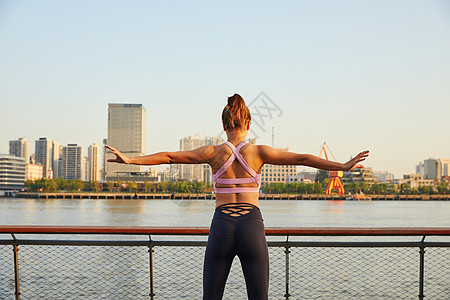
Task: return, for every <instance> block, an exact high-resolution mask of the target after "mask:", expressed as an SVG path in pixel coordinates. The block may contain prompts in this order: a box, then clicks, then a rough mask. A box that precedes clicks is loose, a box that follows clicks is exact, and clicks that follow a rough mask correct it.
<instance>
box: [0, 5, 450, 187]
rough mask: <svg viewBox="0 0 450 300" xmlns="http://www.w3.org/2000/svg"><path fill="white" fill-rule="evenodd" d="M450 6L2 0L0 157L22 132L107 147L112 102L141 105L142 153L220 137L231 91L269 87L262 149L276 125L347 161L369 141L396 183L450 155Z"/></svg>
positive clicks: (291, 139)
mask: <svg viewBox="0 0 450 300" xmlns="http://www.w3.org/2000/svg"><path fill="white" fill-rule="evenodd" d="M449 12H450V4H448V2H447V1H427V2H422V1H398V2H397V1H396V2H394V3H393V2H389V1H377V2H364V1H340V2H339V3H336V2H333V1H318V2H311V3H309V2H301V1H287V2H284V3H283V5H280V4H278V3H270V2H258V5H256V4H251V3H240V2H232V3H227V4H217V3H207V4H206V3H200V2H199V3H183V2H177V3H176V5H174V6H168V5H166V4H163V3H149V2H145V1H136V2H134V3H133V4H132V5H129V4H125V3H121V2H116V1H108V2H106V1H105V2H103V1H98V2H95V3H91V4H90V5H89V7H88V8H86V6H85V5H82V4H81V3H79V2H77V1H65V2H63V3H60V2H58V1H46V2H43V3H42V2H41V3H34V2H32V1H21V2H6V1H5V2H0V14H1V21H0V45H2V47H0V64H1V65H2V68H1V69H0V82H2V85H1V89H0V101H1V103H0V104H1V107H2V112H3V114H2V118H0V128H2V129H1V131H0V153H5V154H6V153H8V141H10V140H17V139H18V138H20V137H26V138H27V140H28V141H29V142H31V146H32V147H33V146H34V143H33V141H36V140H38V139H39V138H41V137H47V138H48V139H51V140H54V141H57V142H58V143H59V144H60V145H68V144H75V143H76V144H78V145H82V146H83V147H84V148H85V149H87V147H88V145H90V144H92V143H97V144H98V145H102V141H103V139H105V138H107V131H106V129H107V116H106V111H107V104H108V103H141V104H143V105H144V106H145V107H146V109H147V110H148V111H147V124H146V127H147V128H148V130H147V134H146V136H145V138H146V145H145V146H146V147H145V149H146V153H152V152H157V151H164V150H167V151H170V150H178V142H179V139H180V138H182V137H184V136H193V135H195V134H197V133H199V134H202V135H204V134H208V135H210V136H217V135H219V134H221V133H222V128H221V124H220V114H221V111H222V109H223V107H224V106H225V104H226V98H227V96H230V95H232V94H233V93H235V92H237V93H240V94H241V95H242V96H243V97H244V99H245V100H246V102H247V104H249V105H250V104H251V103H253V102H254V101H255V100H256V101H262V100H261V99H260V98H258V96H259V95H260V94H261V92H264V94H265V95H266V96H267V98H268V99H266V100H267V101H266V102H265V103H266V104H267V103H269V104H270V105H272V106H271V109H273V110H267V109H266V110H265V111H259V113H260V115H259V116H258V113H257V112H256V111H255V110H254V109H253V111H252V113H253V114H254V120H253V121H254V122H253V124H252V130H254V131H255V132H254V133H252V134H256V135H258V137H259V138H258V139H257V143H262V144H268V145H271V144H272V128H274V131H275V139H274V140H275V146H276V147H279V148H285V147H289V148H290V149H291V151H295V152H300V153H311V154H315V155H318V154H319V152H320V146H321V145H322V144H323V142H324V141H326V142H327V144H328V145H330V147H331V149H332V151H333V153H334V154H335V156H336V158H337V159H338V160H339V161H342V162H343V161H346V160H348V158H349V157H350V156H351V155H355V154H357V153H358V152H359V151H361V150H365V149H369V150H370V151H371V155H370V157H369V159H368V160H367V161H366V162H365V164H366V165H367V166H370V167H372V169H373V170H376V171H390V172H392V173H394V174H395V176H396V177H397V178H400V177H401V176H402V175H403V174H412V173H414V172H415V166H416V165H417V164H418V163H419V162H420V161H423V160H426V159H428V158H436V159H437V158H448V157H450V138H449V134H448V131H449V128H450V124H449V122H450V121H449V120H448V118H446V112H448V111H450V101H449V100H450V91H449V89H448V87H447V86H448V83H447V81H448V80H447V78H450V51H449V49H450V17H449V16H450V14H449ZM149 16H152V17H149ZM117 20H122V21H121V22H120V23H118V22H117ZM268 100H270V101H268ZM263 102H264V101H263ZM263 102H256V104H257V105H258V106H264V103H263ZM258 106H257V107H256V108H258ZM271 112H273V113H274V115H273V116H272V118H269V119H267V118H266V119H265V120H264V122H262V121H261V119H260V117H261V115H262V114H265V115H269V113H271ZM263 123H264V124H263ZM222 134H223V133H222ZM32 151H33V150H32Z"/></svg>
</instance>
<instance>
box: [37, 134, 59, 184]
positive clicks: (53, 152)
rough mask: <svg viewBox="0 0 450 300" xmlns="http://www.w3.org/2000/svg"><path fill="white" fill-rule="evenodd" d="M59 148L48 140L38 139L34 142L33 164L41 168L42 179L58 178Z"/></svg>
mask: <svg viewBox="0 0 450 300" xmlns="http://www.w3.org/2000/svg"><path fill="white" fill-rule="evenodd" d="M60 153H61V147H60V146H59V144H58V143H56V142H55V141H52V140H51V139H48V138H40V139H39V140H37V141H36V142H35V157H34V159H35V163H36V164H41V165H42V167H43V176H44V178H58V177H60V176H59V174H58V169H59V168H58V161H59V157H60Z"/></svg>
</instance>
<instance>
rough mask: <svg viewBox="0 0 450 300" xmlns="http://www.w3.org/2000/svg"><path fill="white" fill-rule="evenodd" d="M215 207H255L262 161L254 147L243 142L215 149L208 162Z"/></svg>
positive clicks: (223, 145)
mask: <svg viewBox="0 0 450 300" xmlns="http://www.w3.org/2000/svg"><path fill="white" fill-rule="evenodd" d="M210 165H211V168H212V172H213V178H214V185H215V186H214V188H215V191H216V206H220V205H223V204H227V203H250V204H253V205H255V206H258V197H259V188H260V184H261V177H260V176H261V167H262V165H263V162H262V159H261V157H260V156H259V152H258V146H256V145H252V144H248V143H245V141H242V142H240V143H236V142H234V143H232V142H229V141H227V142H226V143H224V144H222V145H220V146H216V147H215V149H214V159H213V160H212V161H211V163H210Z"/></svg>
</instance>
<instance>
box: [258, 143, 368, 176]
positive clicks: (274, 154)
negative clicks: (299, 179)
mask: <svg viewBox="0 0 450 300" xmlns="http://www.w3.org/2000/svg"><path fill="white" fill-rule="evenodd" d="M260 155H261V158H262V159H263V162H264V163H267V164H272V165H302V166H308V167H313V168H317V169H322V170H328V171H348V170H352V169H355V168H360V167H362V166H361V165H358V163H360V162H362V161H364V160H365V159H366V157H368V156H369V151H363V152H360V153H359V154H358V155H356V156H355V157H354V158H352V159H351V160H349V161H348V162H346V163H344V164H343V163H339V162H334V161H330V160H326V159H322V158H319V157H317V156H314V155H311V154H298V153H293V152H285V151H281V150H277V149H274V148H272V147H269V146H260Z"/></svg>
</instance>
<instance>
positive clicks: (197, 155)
mask: <svg viewBox="0 0 450 300" xmlns="http://www.w3.org/2000/svg"><path fill="white" fill-rule="evenodd" d="M105 147H106V148H107V149H109V150H111V152H112V153H113V154H114V155H115V156H116V158H114V159H108V162H116V163H122V164H133V165H149V166H150V165H162V164H202V163H209V161H210V160H211V158H212V157H213V152H214V146H204V147H201V148H198V149H195V150H192V151H175V152H158V153H155V154H150V155H145V156H137V157H128V156H126V155H124V154H123V153H122V152H120V151H119V150H117V149H115V148H114V147H111V146H108V145H106V146H105Z"/></svg>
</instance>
